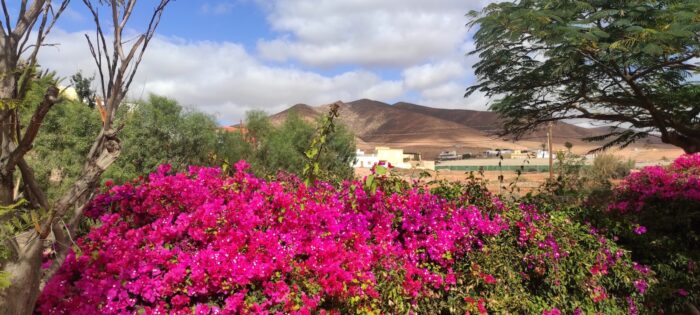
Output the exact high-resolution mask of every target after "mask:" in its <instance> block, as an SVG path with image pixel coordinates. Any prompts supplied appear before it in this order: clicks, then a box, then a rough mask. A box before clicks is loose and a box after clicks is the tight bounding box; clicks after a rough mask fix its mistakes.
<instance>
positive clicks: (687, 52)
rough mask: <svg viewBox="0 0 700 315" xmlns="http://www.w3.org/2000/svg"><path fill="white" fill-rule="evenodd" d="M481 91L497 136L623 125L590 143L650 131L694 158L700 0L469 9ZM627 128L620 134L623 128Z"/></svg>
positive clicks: (698, 124) (566, 1)
mask: <svg viewBox="0 0 700 315" xmlns="http://www.w3.org/2000/svg"><path fill="white" fill-rule="evenodd" d="M469 16H470V17H471V18H472V20H471V22H470V23H469V25H470V26H478V28H479V29H478V30H477V31H476V33H475V35H474V39H475V41H476V48H475V49H474V51H472V52H471V54H476V55H478V56H479V58H480V61H479V62H477V63H476V64H475V65H474V69H475V72H476V75H477V77H478V79H479V83H478V84H476V85H473V86H471V87H469V88H468V89H467V95H470V94H472V93H475V92H481V93H484V94H486V95H487V96H490V97H495V98H498V100H497V101H496V102H495V103H493V104H492V106H491V109H492V110H495V111H497V112H499V113H500V114H501V115H502V116H503V117H505V118H506V124H505V130H504V131H505V132H506V133H512V134H515V135H522V134H524V133H527V132H529V131H531V130H532V129H533V128H536V127H539V126H542V125H543V124H545V123H547V122H549V121H552V120H562V119H572V118H586V119H594V120H600V121H604V122H608V123H611V124H614V125H616V126H620V127H624V128H619V129H614V130H613V131H611V132H610V133H609V134H607V135H605V136H603V137H599V139H592V140H606V139H607V140H609V142H608V143H607V144H606V145H604V146H603V148H607V147H610V146H615V145H620V146H626V145H628V144H630V143H632V142H634V141H636V140H639V139H641V138H644V137H646V136H648V135H649V134H659V135H660V136H661V139H662V141H663V142H666V143H670V144H673V145H676V146H678V147H681V148H683V149H684V150H685V151H686V152H698V151H700V118H699V114H700V85H699V84H698V83H697V81H695V80H694V78H693V77H692V76H693V75H697V74H698V70H700V67H699V66H698V64H697V58H698V57H700V2H699V1H697V0H673V1H657V0H624V1H602V0H595V1H571V0H518V1H515V2H500V3H494V4H491V5H489V6H487V7H486V8H485V9H483V11H481V12H470V13H469ZM626 128H627V129H626Z"/></svg>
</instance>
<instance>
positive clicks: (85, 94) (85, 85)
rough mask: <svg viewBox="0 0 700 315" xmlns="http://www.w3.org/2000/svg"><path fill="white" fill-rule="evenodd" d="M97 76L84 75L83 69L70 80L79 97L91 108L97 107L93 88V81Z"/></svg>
mask: <svg viewBox="0 0 700 315" xmlns="http://www.w3.org/2000/svg"><path fill="white" fill-rule="evenodd" d="M94 80H95V76H94V75H93V76H91V77H84V76H83V72H82V71H78V72H76V73H75V74H74V75H72V76H71V77H70V82H71V84H72V85H73V88H75V92H76V94H78V99H79V100H80V101H81V102H83V103H85V104H86V105H87V106H90V108H95V90H93V89H92V87H91V86H92V81H94Z"/></svg>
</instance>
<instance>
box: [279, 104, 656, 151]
mask: <svg viewBox="0 0 700 315" xmlns="http://www.w3.org/2000/svg"><path fill="white" fill-rule="evenodd" d="M338 104H340V107H339V117H338V121H339V123H340V124H342V125H345V126H346V127H347V128H348V129H349V130H350V131H351V132H352V133H353V134H355V136H356V139H357V145H358V148H360V149H363V150H372V149H373V148H374V147H375V146H391V147H400V148H404V149H405V150H407V151H415V152H422V153H423V154H424V156H426V158H434V157H435V156H437V154H439V153H440V152H441V151H445V150H455V151H459V153H467V152H472V153H476V152H480V151H483V150H485V149H495V148H510V149H516V150H517V149H539V148H541V147H542V144H543V143H544V142H545V141H546V130H543V129H538V130H533V132H532V133H530V134H528V135H525V136H524V137H522V139H519V140H515V141H514V140H512V139H507V138H504V137H499V136H498V135H497V134H498V131H500V129H501V126H502V121H503V120H502V119H501V118H500V117H499V116H498V114H497V113H495V112H490V111H478V110H468V109H443V108H437V107H429V106H425V105H418V104H413V103H409V102H396V103H394V104H387V103H384V102H380V101H375V100H371V99H359V100H355V101H352V102H345V103H344V102H338ZM328 107H329V105H321V106H311V105H307V104H295V105H293V106H291V107H289V108H287V109H285V110H283V111H281V112H279V113H276V114H273V115H271V116H270V119H271V121H272V122H273V123H281V122H282V121H284V119H286V117H287V116H288V115H289V114H290V113H291V112H295V113H296V114H297V115H299V117H301V118H302V119H304V120H307V121H315V120H316V119H318V117H319V116H321V115H325V113H326V112H327V110H328ZM609 130H610V128H609V127H597V128H584V127H581V126H576V125H573V124H569V123H566V122H558V123H556V124H555V125H554V127H553V132H552V134H553V143H554V144H555V149H557V146H558V147H559V148H563V145H564V143H565V142H571V143H572V144H574V146H575V147H591V148H592V147H593V146H596V145H600V144H602V143H589V142H584V141H583V140H582V138H585V137H591V136H599V135H602V134H604V133H605V132H606V131H609ZM635 145H644V144H643V143H641V144H635ZM647 145H654V146H657V145H659V143H658V141H654V140H653V139H651V140H649V141H648V143H647ZM591 148H589V149H591Z"/></svg>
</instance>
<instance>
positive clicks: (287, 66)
mask: <svg viewBox="0 0 700 315" xmlns="http://www.w3.org/2000/svg"><path fill="white" fill-rule="evenodd" d="M239 1H256V2H257V3H259V4H260V5H261V6H262V7H263V8H264V11H265V13H266V14H267V20H268V23H269V26H270V28H271V30H272V31H273V34H274V35H273V36H272V37H271V38H261V39H258V41H257V45H253V46H254V47H248V48H246V47H245V46H243V45H242V44H240V43H235V42H213V41H191V40H186V39H182V38H175V37H163V36H156V37H155V38H154V40H153V42H152V43H151V46H150V47H149V49H148V51H147V52H146V55H145V58H144V60H143V63H142V64H141V68H140V69H139V72H138V75H137V77H136V80H135V81H134V84H133V85H132V87H131V91H130V97H132V98H142V97H146V96H147V95H148V94H149V93H156V94H160V95H166V96H168V97H171V98H174V99H177V100H178V101H180V103H182V104H183V105H187V106H193V107H195V108H196V109H199V110H202V111H205V112H207V113H210V114H214V115H216V117H217V118H218V119H219V120H220V121H222V122H226V123H228V122H235V121H238V119H240V118H242V117H243V116H244V113H245V111H247V110H251V109H262V110H265V111H267V112H269V113H273V112H276V111H279V110H282V109H284V108H285V107H287V106H289V105H291V104H295V103H306V104H311V105H319V104H324V103H329V102H333V101H336V100H343V101H352V100H355V99H359V98H371V99H376V100H379V101H385V102H392V101H398V100H402V101H408V102H415V103H420V104H424V105H429V106H436V107H449V108H471V109H485V108H486V103H487V101H488V99H487V98H486V97H484V96H483V95H480V94H475V95H473V96H472V97H470V98H467V99H465V98H464V97H463V95H464V90H465V88H466V86H468V85H469V84H470V83H473V82H474V78H473V73H472V72H471V70H470V68H471V65H472V64H473V63H474V62H476V57H475V56H467V57H465V56H464V53H465V52H466V51H469V50H471V49H472V48H473V43H472V42H471V41H470V38H469V36H468V34H467V29H466V28H465V26H464V24H465V23H466V22H467V20H466V18H465V17H464V13H466V12H467V11H468V10H470V9H478V8H480V7H482V6H483V4H484V3H485V2H488V1H487V0H478V1H469V2H467V3H465V2H464V1H459V0H433V1H424V0H353V1H350V0H348V1H340V0H208V1H203V2H202V4H201V5H200V6H196V7H195V8H199V9H200V11H201V12H202V13H207V14H222V13H226V12H228V11H229V10H231V9H232V8H233V7H234V6H235V5H236V4H237V3H239ZM84 33H88V34H93V33H94V31H87V32H65V31H62V30H60V29H56V30H55V31H54V33H53V34H52V36H51V37H52V38H51V39H50V41H51V42H57V43H60V44H61V45H60V46H58V47H46V48H45V49H43V50H42V52H41V54H40V56H39V58H40V62H41V64H42V65H43V66H44V67H46V68H49V69H52V70H55V71H57V72H58V73H59V74H60V75H61V76H64V77H67V76H69V75H71V74H73V73H74V72H76V71H77V70H79V69H82V70H83V71H84V72H85V73H86V74H87V75H92V74H93V73H95V66H94V63H93V61H92V58H91V56H90V54H89V51H88V49H87V44H86V43H85V39H84V37H83V34H84ZM327 68H333V69H344V71H340V72H338V71H330V72H331V73H332V74H327V73H329V71H327V70H328V69H327ZM387 69H388V70H391V71H392V72H393V73H398V74H399V75H398V76H393V77H391V78H388V77H382V75H381V74H382V73H386V72H385V71H384V70H387ZM324 73H326V74H324Z"/></svg>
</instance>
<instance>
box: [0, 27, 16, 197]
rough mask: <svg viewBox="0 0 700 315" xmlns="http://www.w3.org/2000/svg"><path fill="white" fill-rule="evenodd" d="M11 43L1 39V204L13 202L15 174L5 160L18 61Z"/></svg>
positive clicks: (9, 134) (10, 139)
mask: <svg viewBox="0 0 700 315" xmlns="http://www.w3.org/2000/svg"><path fill="white" fill-rule="evenodd" d="M9 49H10V43H8V42H7V41H5V40H4V39H3V40H1V41H0V52H2V55H0V102H2V104H1V105H2V107H0V147H1V150H0V169H1V170H0V204H1V205H9V204H12V203H13V197H14V196H13V192H12V190H13V186H14V184H13V179H14V178H13V177H14V176H13V174H12V172H9V171H7V170H5V167H3V166H5V162H6V161H7V159H8V157H9V153H10V152H11V151H10V150H9V146H10V143H11V142H12V138H11V135H12V125H11V124H10V123H9V122H10V119H9V115H10V108H9V107H10V105H11V102H12V101H13V100H14V99H15V97H16V95H15V78H14V73H13V69H15V66H16V63H17V62H16V61H15V60H12V54H11V53H9V52H8V50H9Z"/></svg>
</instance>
